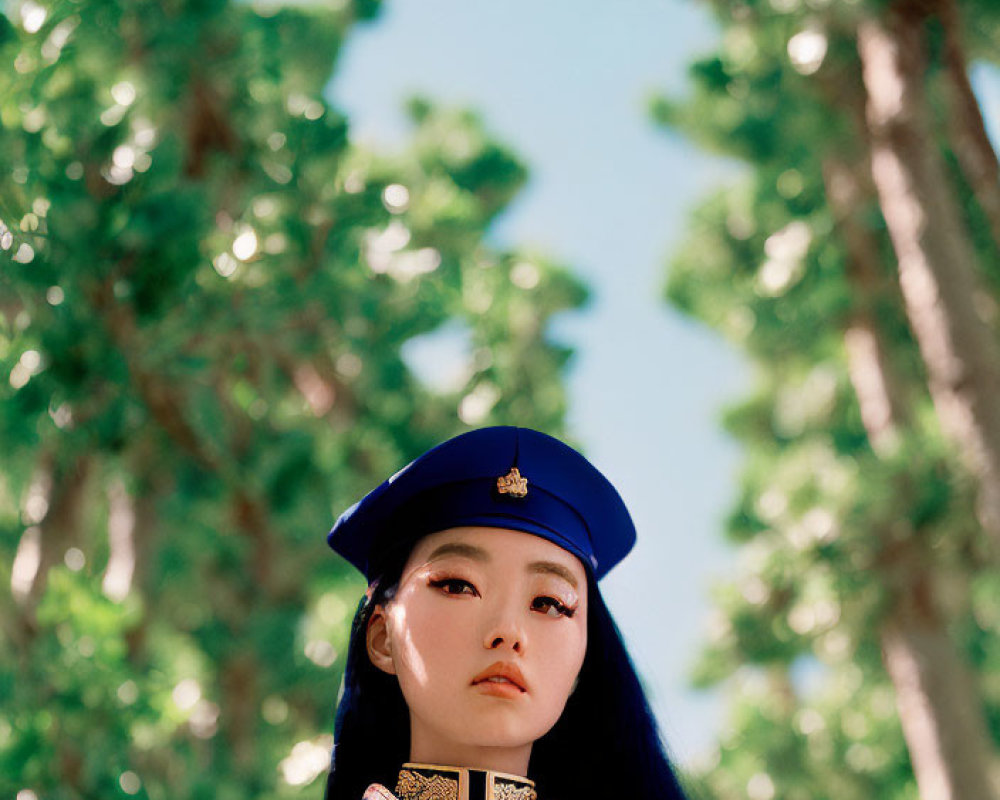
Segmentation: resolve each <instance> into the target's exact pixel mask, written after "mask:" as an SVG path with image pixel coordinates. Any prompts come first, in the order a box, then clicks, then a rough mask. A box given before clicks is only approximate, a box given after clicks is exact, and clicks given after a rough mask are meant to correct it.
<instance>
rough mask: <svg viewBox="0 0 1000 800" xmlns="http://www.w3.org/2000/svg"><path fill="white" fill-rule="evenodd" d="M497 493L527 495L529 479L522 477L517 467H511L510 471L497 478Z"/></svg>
mask: <svg viewBox="0 0 1000 800" xmlns="http://www.w3.org/2000/svg"><path fill="white" fill-rule="evenodd" d="M497 493H498V494H508V495H510V496H511V497H527V495H528V479H527V478H522V477H521V473H520V472H519V471H518V469H517V467H511V468H510V472H508V473H507V474H506V475H502V476H501V477H499V478H497Z"/></svg>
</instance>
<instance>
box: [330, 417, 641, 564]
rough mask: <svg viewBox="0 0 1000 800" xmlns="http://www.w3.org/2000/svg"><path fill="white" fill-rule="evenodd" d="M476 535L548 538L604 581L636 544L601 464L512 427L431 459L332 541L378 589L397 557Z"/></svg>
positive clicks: (349, 514) (370, 497)
mask: <svg viewBox="0 0 1000 800" xmlns="http://www.w3.org/2000/svg"><path fill="white" fill-rule="evenodd" d="M467 525H468V526H473V525H474V526H484V527H492V528H510V529H513V530H518V531H524V532H526V533H532V534H534V535H536V536H541V537H542V538H543V539H548V540H549V541H550V542H554V543H555V544H557V545H559V546H560V547H562V548H564V549H565V550H568V551H569V552H571V553H573V554H574V555H575V556H577V557H578V558H579V559H580V560H581V561H582V562H583V564H584V566H585V567H587V568H588V569H589V570H590V571H591V572H592V573H593V575H594V577H595V579H600V578H602V577H603V576H604V575H605V574H606V573H607V571H608V570H609V569H611V568H612V567H613V566H614V565H615V564H617V563H618V562H619V561H621V560H622V559H623V558H624V557H625V556H626V555H627V554H628V552H629V551H630V550H631V549H632V546H633V545H634V544H635V525H634V524H633V522H632V518H631V517H630V516H629V513H628V509H626V508H625V503H624V502H623V501H622V499H621V496H620V495H619V494H618V492H617V491H616V490H615V488H614V486H612V485H611V483H610V481H608V479H607V478H605V477H604V475H602V474H601V473H600V472H599V471H598V470H597V468H596V467H594V466H593V464H591V463H590V462H589V461H587V459H585V458H584V457H583V456H582V455H580V454H579V453H578V452H576V450H574V449H573V448H571V447H569V446H568V445H565V444H563V443H562V442H560V441H559V440H558V439H554V438H553V437H551V436H548V435H546V434H544V433H539V432H538V431H533V430H529V429H527V428H514V427H506V426H504V427H493V428H481V429H479V430H474V431H469V432H468V433H463V434H461V435H459V436H456V437H455V438H453V439H449V440H448V441H446V442H444V443H443V444H440V445H438V446H437V447H435V448H433V449H431V450H428V451H427V452H426V453H424V454H423V455H422V456H420V457H419V458H417V459H416V460H414V461H413V462H411V463H410V464H408V465H407V466H406V467H404V468H403V469H401V470H400V471H399V472H397V473H396V474H395V475H393V476H392V477H391V478H389V479H388V480H387V481H385V482H384V483H383V484H381V485H380V486H378V487H377V488H375V489H373V490H372V491H371V492H369V493H368V494H367V495H365V497H364V498H362V499H361V500H360V501H359V502H358V503H355V504H354V505H353V506H352V507H351V508H349V509H348V510H347V511H345V512H344V513H343V514H342V515H341V517H340V519H338V520H337V522H336V524H335V525H334V526H333V530H331V531H330V534H329V536H328V537H327V541H328V542H329V543H330V547H332V548H333V549H334V550H335V551H336V552H338V553H340V555H342V556H343V557H344V558H346V559H347V560H348V561H349V562H350V563H351V564H353V565H354V566H355V567H357V568H358V569H359V570H361V572H362V573H364V575H365V576H366V577H367V578H368V580H369V582H370V581H371V580H373V579H374V578H375V577H377V575H378V574H379V568H380V565H381V564H382V563H383V561H384V560H385V559H386V556H387V554H389V553H393V552H396V553H398V552H399V551H400V550H401V549H402V548H408V547H410V546H412V544H413V543H414V542H415V541H416V539H418V538H420V537H421V536H424V535H426V534H429V533H433V532H435V531H441V530H446V529H448V528H455V527H460V526H467Z"/></svg>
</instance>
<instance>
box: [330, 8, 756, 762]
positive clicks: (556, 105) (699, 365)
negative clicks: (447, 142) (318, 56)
mask: <svg viewBox="0 0 1000 800" xmlns="http://www.w3.org/2000/svg"><path fill="white" fill-rule="evenodd" d="M715 37H716V32H715V29H714V27H713V25H712V24H711V22H710V20H709V19H708V17H707V16H706V15H705V14H704V12H703V10H702V9H701V8H699V7H697V6H695V5H694V4H692V3H681V2H665V1H664V2H653V1H652V0H643V1H642V2H638V1H636V0H623V1H622V2H618V3H581V2H579V0H576V1H575V2H568V1H566V0H562V1H559V0H547V2H544V3H538V2H525V1H524V0H511V1H509V2H505V3H490V4H487V3H469V2H457V0H419V1H418V0H388V2H387V3H386V5H385V13H384V14H383V16H382V18H381V19H380V20H379V21H378V22H376V23H375V24H374V25H371V26H367V27H365V28H363V29H360V30H357V31H355V33H354V34H353V36H352V37H351V38H350V40H349V42H348V46H347V49H346V51H345V53H344V56H343V61H342V63H341V66H340V69H339V70H338V73H337V76H336V79H335V81H334V83H333V84H332V85H331V87H330V90H329V97H330V99H331V100H332V101H333V102H334V103H335V104H336V105H337V106H339V107H340V108H342V109H344V110H345V111H346V112H347V113H348V115H349V117H350V119H351V121H352V130H353V136H354V137H355V138H356V139H358V140H360V141H365V142H369V143H375V144H377V145H379V146H380V147H383V148H391V147H393V146H396V145H399V144H400V143H402V142H404V141H405V139H406V125H405V121H404V117H403V114H402V110H401V109H402V104H403V101H404V99H405V98H406V97H408V96H410V95H412V94H415V93H419V94H423V95H426V96H428V97H429V98H431V99H432V100H434V101H436V102H440V103H444V104H447V105H455V106H466V107H471V108H475V109H477V110H478V111H479V112H480V113H481V115H482V116H483V118H484V120H485V122H486V124H487V126H488V127H489V129H490V130H491V131H492V132H494V134H495V135H497V137H498V138H499V139H501V140H502V141H504V142H505V143H506V144H507V145H508V146H510V147H512V148H513V149H514V151H515V152H517V153H518V154H519V155H520V157H521V158H522V159H523V160H524V161H526V163H527V164H528V165H529V167H530V169H531V174H532V179H531V182H530V185H529V187H528V189H527V191H526V192H524V194H523V195H522V196H521V197H520V198H519V199H518V200H517V202H516V203H515V205H514V206H513V207H512V209H511V210H510V212H509V213H507V214H506V215H505V216H504V218H503V219H502V220H501V222H500V224H499V225H498V226H497V228H496V230H495V231H494V232H493V236H494V238H495V239H496V240H497V241H500V242H503V243H505V244H510V245H515V244H516V245H521V246H529V247H537V248H538V249H540V250H542V251H543V252H546V253H548V254H550V255H551V256H553V257H555V258H556V259H558V260H560V261H562V262H563V263H567V264H569V265H572V266H573V267H574V268H575V269H576V270H577V271H578V273H579V274H580V275H581V276H582V277H583V279H584V280H585V281H586V282H587V283H589V284H590V286H591V287H592V290H593V293H594V301H593V303H592V304H591V305H590V306H589V307H588V308H587V309H586V311H584V312H581V313H575V314H572V315H565V316H564V317H562V318H561V319H559V320H558V322H557V324H556V328H555V336H556V338H558V339H560V340H562V341H565V342H567V343H569V344H570V345H572V346H573V347H574V348H575V349H576V352H577V356H576V358H575V361H574V362H573V366H572V369H571V372H570V375H569V391H570V427H571V429H572V431H573V435H574V436H575V438H576V439H577V440H578V441H580V442H582V443H583V445H584V447H585V449H586V452H587V454H588V455H589V456H590V457H591V458H592V459H593V460H594V461H595V463H597V465H598V466H599V467H600V468H601V469H602V470H604V471H605V472H606V473H607V474H608V476H609V477H611V479H612V480H613V482H614V483H615V484H616V485H617V486H618V488H619V490H620V491H621V493H622V495H623V496H624V498H625V501H626V503H627V504H628V506H629V508H630V509H631V510H632V513H633V515H634V517H635V519H636V523H637V526H638V529H639V544H638V546H637V548H636V550H635V551H634V552H633V554H632V555H631V556H630V557H629V558H628V559H627V560H626V561H625V562H624V563H623V564H622V565H621V566H620V567H619V568H618V569H617V570H616V571H615V572H613V573H612V574H611V575H610V576H609V577H608V578H607V579H606V580H605V582H604V583H603V590H604V594H605V596H606V598H607V600H608V603H609V605H610V606H611V608H612V610H613V611H614V613H615V615H616V617H617V618H618V621H619V624H620V626H621V627H622V629H623V631H624V633H625V635H626V638H627V639H628V640H629V644H630V648H631V650H632V653H633V656H634V658H635V660H636V663H637V666H638V667H639V670H640V673H641V674H642V676H643V679H644V681H645V682H646V685H647V687H648V690H649V692H650V695H651V698H652V700H653V703H654V707H655V710H656V712H657V716H658V718H659V720H660V723H661V725H662V727H663V728H664V731H665V733H666V737H667V740H668V743H669V745H670V747H671V748H672V750H673V751H674V752H675V754H676V755H677V756H678V757H679V758H680V759H681V760H682V761H683V760H687V759H690V758H692V757H694V756H696V755H697V754H698V753H699V752H701V751H704V750H705V749H706V748H707V747H708V745H709V744H710V742H711V741H712V739H713V738H714V732H715V731H716V729H717V728H718V727H719V725H720V724H721V714H722V709H721V704H720V702H719V701H718V700H713V699H710V698H706V697H705V696H703V695H700V694H696V693H694V692H691V691H690V690H689V689H688V687H687V677H686V675H687V670H688V668H689V666H690V663H691V661H692V659H693V657H694V655H695V653H696V652H697V648H698V643H699V640H700V638H701V629H702V628H703V626H704V621H705V617H706V614H707V612H708V608H709V605H708V601H707V599H706V597H707V586H708V584H709V581H710V578H711V577H712V576H721V575H724V574H725V572H726V571H727V567H728V564H729V562H730V561H731V559H732V555H731V553H730V551H729V550H728V549H727V548H726V547H725V545H724V544H723V543H722V539H721V535H720V529H721V524H720V523H721V520H722V518H723V516H724V514H725V512H726V509H727V508H728V507H729V506H730V504H731V501H732V499H733V497H734V492H735V483H734V478H735V475H736V469H737V465H738V453H737V451H736V449H735V446H734V445H733V444H732V443H730V442H728V441H726V440H725V439H724V438H723V436H722V434H721V432H720V429H719V425H718V415H719V409H720V406H721V405H722V404H723V403H724V402H725V401H726V400H733V399H735V398H736V397H738V396H739V395H740V394H741V392H742V389H743V386H744V384H746V383H747V377H746V372H747V370H746V368H745V367H744V366H743V365H741V363H740V362H739V361H738V359H737V358H736V356H735V355H734V354H733V353H732V352H730V351H728V350H727V349H726V347H725V346H724V344H723V343H722V342H721V341H720V340H718V339H717V338H716V337H715V336H714V335H712V334H711V333H710V332H708V331H707V330H705V329H702V328H700V327H698V326H697V325H695V324H693V323H691V322H689V321H688V320H685V319H683V318H681V317H679V316H678V315H677V314H675V313H674V312H672V311H671V310H670V309H669V308H668V307H666V306H665V304H664V303H663V302H662V301H661V299H660V298H661V296H662V290H661V287H662V284H663V280H664V275H665V266H664V264H665V261H666V258H667V256H668V254H669V252H670V251H671V248H672V247H673V246H674V245H675V243H676V242H677V241H678V237H679V236H680V234H681V232H682V231H683V227H684V224H685V219H686V210H687V209H689V208H690V207H691V206H692V205H693V204H694V203H695V202H696V201H697V199H698V198H699V197H701V196H702V195H703V194H704V193H705V192H706V191H708V190H710V189H711V188H712V187H713V186H716V185H718V184H719V183H720V182H722V181H724V180H726V179H727V178H732V176H733V175H734V174H735V168H734V166H733V165H729V164H724V163H722V162H720V161H717V160H713V159H709V158H707V157H706V156H704V155H702V154H700V153H699V152H698V151H697V150H695V149H694V148H692V147H691V146H690V145H688V144H687V143H685V142H684V141H682V140H680V139H679V138H678V137H676V136H669V135H666V134H664V133H662V132H658V131H656V130H654V129H653V127H652V126H651V124H650V123H649V121H648V118H647V115H646V111H645V108H646V101H647V99H648V97H649V96H650V94H651V93H653V92H655V91H661V90H669V91H674V92H677V91H682V90H683V88H684V81H685V79H684V75H685V68H686V64H687V63H688V62H689V61H690V60H691V59H692V58H693V57H694V56H695V55H697V54H699V53H702V52H706V51H707V50H708V49H710V48H711V46H712V43H713V42H714V40H715Z"/></svg>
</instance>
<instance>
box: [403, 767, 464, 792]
mask: <svg viewBox="0 0 1000 800" xmlns="http://www.w3.org/2000/svg"><path fill="white" fill-rule="evenodd" d="M396 794H398V795H399V798H400V800H458V778H447V777H445V776H444V775H421V774H420V773H419V772H414V771H413V770H409V769H401V770H400V771H399V781H398V782H397V783H396Z"/></svg>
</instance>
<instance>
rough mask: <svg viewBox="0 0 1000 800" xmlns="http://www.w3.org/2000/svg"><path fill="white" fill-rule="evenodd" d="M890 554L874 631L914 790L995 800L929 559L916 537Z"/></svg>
mask: <svg viewBox="0 0 1000 800" xmlns="http://www.w3.org/2000/svg"><path fill="white" fill-rule="evenodd" d="M895 556H896V557H894V558H893V560H892V562H890V563H888V564H886V565H885V566H884V567H883V572H884V573H886V575H887V578H889V586H890V597H891V599H892V605H891V610H890V611H889V613H888V615H887V616H886V619H885V623H884V625H883V626H882V630H881V639H882V658H883V661H884V662H885V666H886V670H887V671H888V672H889V676H890V677H891V678H892V683H893V686H894V687H895V690H896V707H897V708H898V709H899V719H900V722H901V723H902V726H903V735H904V737H905V738H906V745H907V748H908V750H909V751H910V760H911V761H912V762H913V771H914V773H915V774H916V777H917V786H918V787H919V789H920V795H921V797H923V798H927V800H972V798H982V799H983V800H988V799H989V798H996V797H997V796H998V795H997V793H996V790H995V788H994V787H993V786H991V783H990V755H991V754H990V749H989V745H988V744H987V742H988V741H989V739H988V736H987V732H986V725H985V722H984V720H983V714H982V706H981V705H980V704H979V703H978V702H977V699H976V698H977V691H976V688H975V681H974V678H973V676H972V675H971V674H970V672H969V670H968V669H967V667H966V665H965V664H964V663H963V662H962V660H961V658H960V657H959V655H958V653H957V652H956V649H955V644H954V642H953V641H952V640H951V637H950V636H949V635H948V631H947V626H946V624H945V620H944V619H943V618H942V615H941V611H940V608H939V606H938V599H937V595H938V591H937V588H936V586H935V566H934V557H933V555H932V554H931V553H929V552H927V550H926V548H925V547H923V546H922V544H921V543H919V539H918V538H911V539H910V540H909V541H908V542H906V543H905V545H904V547H903V548H900V549H899V552H897V553H896V554H895Z"/></svg>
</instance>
